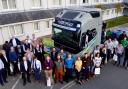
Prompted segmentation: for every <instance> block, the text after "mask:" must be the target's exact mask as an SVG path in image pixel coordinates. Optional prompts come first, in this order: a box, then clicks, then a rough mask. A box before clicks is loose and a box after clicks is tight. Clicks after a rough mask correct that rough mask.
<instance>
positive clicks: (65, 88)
mask: <svg viewBox="0 0 128 89" xmlns="http://www.w3.org/2000/svg"><path fill="white" fill-rule="evenodd" d="M74 83H75V82H74V80H73V81H71V82H69V83H68V84H66V85H64V86H63V87H61V88H60V89H67V87H68V86H70V85H72V84H74Z"/></svg>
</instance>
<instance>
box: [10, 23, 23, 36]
mask: <svg viewBox="0 0 128 89" xmlns="http://www.w3.org/2000/svg"><path fill="white" fill-rule="evenodd" d="M16 25H20V26H21V30H22V33H20V34H17V29H16ZM16 25H10V26H8V28H9V34H10V36H22V35H24V34H25V33H24V29H23V24H16ZM10 27H13V29H10ZM11 30H14V34H12V33H11Z"/></svg>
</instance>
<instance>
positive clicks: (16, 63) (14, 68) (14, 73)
mask: <svg viewBox="0 0 128 89" xmlns="http://www.w3.org/2000/svg"><path fill="white" fill-rule="evenodd" d="M11 63H12V65H13V75H14V76H15V75H16V73H17V72H18V71H19V69H18V61H16V62H14V61H12V62H11Z"/></svg>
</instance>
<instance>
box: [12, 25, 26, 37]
mask: <svg viewBox="0 0 128 89" xmlns="http://www.w3.org/2000/svg"><path fill="white" fill-rule="evenodd" d="M9 30H10V34H11V35H12V36H18V35H22V34H23V33H24V31H23V27H22V25H21V24H19V25H14V26H9Z"/></svg>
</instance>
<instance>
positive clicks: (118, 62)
mask: <svg viewBox="0 0 128 89" xmlns="http://www.w3.org/2000/svg"><path fill="white" fill-rule="evenodd" d="M117 57H118V60H117V65H118V66H119V65H120V64H121V58H122V54H119V53H117Z"/></svg>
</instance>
